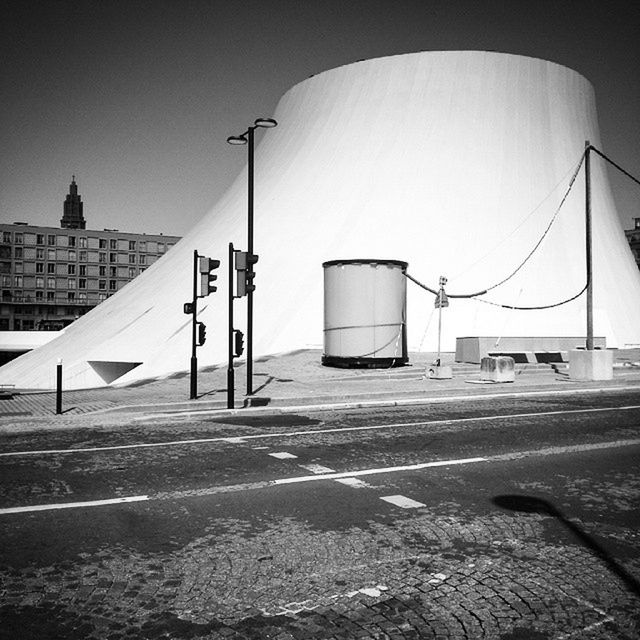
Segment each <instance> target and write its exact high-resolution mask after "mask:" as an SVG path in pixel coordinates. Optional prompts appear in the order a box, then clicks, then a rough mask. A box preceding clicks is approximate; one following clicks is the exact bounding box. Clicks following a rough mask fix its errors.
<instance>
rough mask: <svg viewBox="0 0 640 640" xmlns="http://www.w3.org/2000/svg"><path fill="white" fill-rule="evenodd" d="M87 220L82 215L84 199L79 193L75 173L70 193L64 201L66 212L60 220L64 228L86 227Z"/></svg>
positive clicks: (72, 177)
mask: <svg viewBox="0 0 640 640" xmlns="http://www.w3.org/2000/svg"><path fill="white" fill-rule="evenodd" d="M86 224H87V223H86V221H85V219H84V216H83V215H82V199H81V198H80V196H79V195H78V185H77V184H76V176H75V174H74V175H72V176H71V184H70V185H69V193H68V194H67V197H66V199H65V201H64V214H63V216H62V219H61V220H60V226H61V227H62V228H63V229H84V228H85V226H86Z"/></svg>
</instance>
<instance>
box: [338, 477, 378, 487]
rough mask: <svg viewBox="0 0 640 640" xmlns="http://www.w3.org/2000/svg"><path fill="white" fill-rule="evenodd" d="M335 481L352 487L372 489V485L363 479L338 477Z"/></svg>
mask: <svg viewBox="0 0 640 640" xmlns="http://www.w3.org/2000/svg"><path fill="white" fill-rule="evenodd" d="M336 482H339V483H340V484H346V485H347V486H348V487H353V488H354V489H372V488H373V486H372V485H370V484H369V483H367V482H364V481H363V480H358V478H338V479H337V480H336Z"/></svg>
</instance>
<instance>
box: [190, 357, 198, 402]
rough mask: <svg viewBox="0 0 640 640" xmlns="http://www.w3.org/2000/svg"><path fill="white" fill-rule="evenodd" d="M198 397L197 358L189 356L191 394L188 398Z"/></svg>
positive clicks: (195, 398)
mask: <svg viewBox="0 0 640 640" xmlns="http://www.w3.org/2000/svg"><path fill="white" fill-rule="evenodd" d="M197 398H198V358H196V357H193V356H192V357H191V394H190V395H189V399H190V400H197Z"/></svg>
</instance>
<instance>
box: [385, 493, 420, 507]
mask: <svg viewBox="0 0 640 640" xmlns="http://www.w3.org/2000/svg"><path fill="white" fill-rule="evenodd" d="M380 500H384V501H385V502H389V503H390V504H394V505H396V507H401V508H402V509H417V508H418V507H426V506H427V505H426V504H423V503H422V502H417V501H416V500H412V499H411V498H406V497H405V496H400V495H396V496H380Z"/></svg>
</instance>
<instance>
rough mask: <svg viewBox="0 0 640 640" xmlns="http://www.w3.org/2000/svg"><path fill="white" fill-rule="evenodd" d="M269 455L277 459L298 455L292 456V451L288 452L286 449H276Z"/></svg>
mask: <svg viewBox="0 0 640 640" xmlns="http://www.w3.org/2000/svg"><path fill="white" fill-rule="evenodd" d="M269 455H270V456H271V457H272V458H278V460H290V459H293V458H297V457H298V456H294V455H293V453H288V452H287V451H276V452H275V453H270V454H269Z"/></svg>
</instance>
